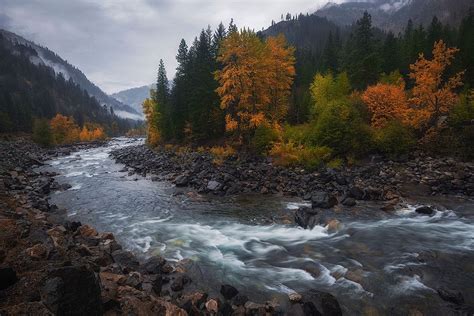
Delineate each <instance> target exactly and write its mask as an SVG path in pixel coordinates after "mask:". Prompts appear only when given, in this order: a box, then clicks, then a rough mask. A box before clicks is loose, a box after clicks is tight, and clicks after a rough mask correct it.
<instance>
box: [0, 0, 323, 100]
mask: <svg viewBox="0 0 474 316" xmlns="http://www.w3.org/2000/svg"><path fill="white" fill-rule="evenodd" d="M327 2H328V0H175V1H173V0H0V28H5V29H7V30H10V31H12V32H15V33H17V34H19V35H21V36H23V37H25V38H27V39H30V40H33V41H35V42H37V43H38V44H40V45H43V46H47V47H48V48H50V49H51V50H53V51H54V52H56V53H57V54H59V55H60V56H61V57H62V58H64V59H66V60H68V61H69V63H71V64H73V65H75V66H76V67H78V68H79V69H81V70H82V71H83V72H84V73H85V74H86V76H87V77H88V78H89V79H90V80H92V81H93V82H94V83H96V84H97V85H98V86H100V87H101V88H102V89H103V90H104V91H106V92H108V93H113V92H117V91H119V90H123V89H128V88H133V87H137V86H142V85H145V84H149V83H152V82H154V80H155V72H156V68H157V65H158V60H159V59H160V58H163V60H164V61H165V65H166V69H167V71H168V77H169V78H171V77H173V75H174V72H175V67H176V61H175V55H176V51H177V49H178V44H179V41H180V39H181V38H184V39H185V40H186V41H187V42H188V44H189V43H190V42H192V40H193V38H194V37H195V36H196V35H197V34H198V33H199V31H200V30H201V29H202V28H205V27H207V25H211V27H212V28H215V27H216V26H217V25H218V24H219V22H220V21H223V23H224V24H225V25H226V26H227V24H228V22H229V21H230V19H231V18H234V20H235V22H236V24H237V25H238V26H239V27H243V26H246V27H251V28H253V29H255V30H260V29H261V28H262V27H265V28H266V27H268V26H269V25H270V23H271V21H272V19H274V20H276V21H278V20H279V19H280V16H281V14H282V13H286V12H290V13H292V14H297V13H299V12H302V13H306V12H313V11H315V10H316V9H317V8H318V7H320V6H321V5H324V4H325V3H327Z"/></svg>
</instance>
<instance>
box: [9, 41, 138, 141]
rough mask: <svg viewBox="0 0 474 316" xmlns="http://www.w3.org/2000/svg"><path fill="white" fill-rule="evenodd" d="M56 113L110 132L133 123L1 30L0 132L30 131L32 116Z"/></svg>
mask: <svg viewBox="0 0 474 316" xmlns="http://www.w3.org/2000/svg"><path fill="white" fill-rule="evenodd" d="M56 66H58V65H56ZM57 113H61V114H63V115H68V116H73V117H74V119H75V121H76V122H77V123H78V124H79V125H82V124H84V123H86V122H92V123H98V124H101V125H102V126H103V127H104V128H105V130H106V131H107V132H108V133H109V135H117V134H121V133H124V132H126V131H127V130H128V129H129V128H130V127H132V126H133V125H135V123H136V121H130V120H125V119H121V118H119V117H117V116H116V115H115V114H114V113H113V111H112V110H109V108H107V107H105V106H102V105H101V104H100V103H99V102H98V101H97V100H96V99H95V97H92V96H90V95H89V93H88V92H87V91H85V90H84V89H83V88H82V87H80V86H79V85H78V84H77V83H75V82H74V81H73V80H72V78H71V77H65V76H64V75H63V72H62V71H58V69H53V68H52V67H50V66H49V65H46V64H44V63H43V62H41V56H40V55H39V53H38V51H37V50H35V49H34V48H32V47H31V46H30V45H24V44H22V43H18V42H12V41H11V40H10V39H7V38H5V37H4V36H3V35H2V33H0V132H29V131H31V128H32V123H33V119H34V118H36V117H38V118H48V119H49V118H52V117H53V116H54V115H55V114H57Z"/></svg>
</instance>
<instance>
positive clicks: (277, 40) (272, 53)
mask: <svg viewBox="0 0 474 316" xmlns="http://www.w3.org/2000/svg"><path fill="white" fill-rule="evenodd" d="M266 50H267V54H268V55H269V56H268V57H267V60H266V62H268V63H269V65H268V68H269V76H270V77H269V78H268V79H269V81H270V83H269V92H270V102H269V107H268V110H269V113H268V116H269V118H270V121H271V122H281V121H282V120H283V118H284V117H285V115H286V112H287V110H288V98H289V96H290V92H291V85H292V83H293V78H294V77H295V57H294V53H295V49H294V48H293V47H288V45H287V43H286V39H285V37H284V36H283V35H282V34H280V35H278V36H277V37H270V38H268V39H267V42H266Z"/></svg>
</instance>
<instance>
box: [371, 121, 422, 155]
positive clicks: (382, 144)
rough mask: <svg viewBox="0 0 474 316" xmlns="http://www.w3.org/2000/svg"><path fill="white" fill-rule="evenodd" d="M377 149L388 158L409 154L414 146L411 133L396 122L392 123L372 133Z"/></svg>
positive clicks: (414, 142)
mask: <svg viewBox="0 0 474 316" xmlns="http://www.w3.org/2000/svg"><path fill="white" fill-rule="evenodd" d="M374 141H375V145H376V147H377V149H378V150H379V151H380V152H382V153H384V154H385V155H387V156H389V157H398V156H401V155H404V154H407V153H409V152H410V151H411V150H413V148H414V146H415V144H416V138H415V135H414V133H413V131H412V130H411V129H410V128H408V127H406V126H404V125H403V124H402V123H400V122H398V121H392V122H390V123H389V124H388V125H387V126H385V127H384V128H381V129H378V130H376V131H375V132H374Z"/></svg>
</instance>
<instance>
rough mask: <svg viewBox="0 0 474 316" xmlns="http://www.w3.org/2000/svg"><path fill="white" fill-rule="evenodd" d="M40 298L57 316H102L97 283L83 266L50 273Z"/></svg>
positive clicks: (90, 272)
mask: <svg viewBox="0 0 474 316" xmlns="http://www.w3.org/2000/svg"><path fill="white" fill-rule="evenodd" d="M40 295H41V299H42V301H43V302H44V304H45V305H46V307H47V308H48V309H49V310H50V311H51V312H52V313H53V314H56V315H72V314H74V315H102V300H101V290H100V285H99V281H98V279H97V278H96V276H95V274H94V272H93V271H90V270H87V269H86V268H85V267H73V266H71V267H62V268H58V269H54V270H52V271H50V273H49V274H48V276H47V278H46V280H45V281H44V285H43V287H42V288H41V289H40Z"/></svg>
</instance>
